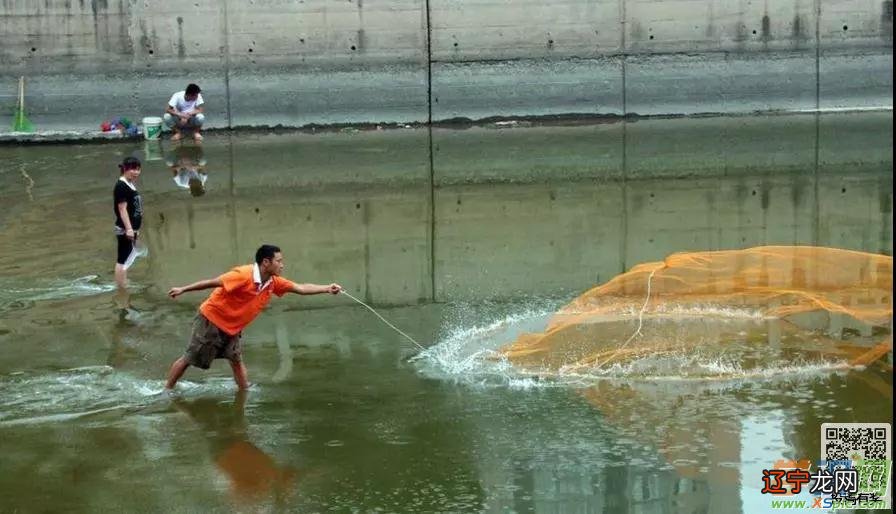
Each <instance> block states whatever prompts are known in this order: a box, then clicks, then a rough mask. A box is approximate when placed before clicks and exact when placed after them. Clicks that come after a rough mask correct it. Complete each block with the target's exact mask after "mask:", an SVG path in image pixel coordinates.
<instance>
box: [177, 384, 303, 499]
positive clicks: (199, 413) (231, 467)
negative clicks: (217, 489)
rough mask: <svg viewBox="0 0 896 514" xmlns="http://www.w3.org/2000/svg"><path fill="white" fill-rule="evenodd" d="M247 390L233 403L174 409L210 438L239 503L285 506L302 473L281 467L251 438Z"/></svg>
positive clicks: (208, 401)
mask: <svg viewBox="0 0 896 514" xmlns="http://www.w3.org/2000/svg"><path fill="white" fill-rule="evenodd" d="M247 397H248V392H247V391H238V392H237V394H236V398H235V400H234V402H233V403H232V404H226V403H225V404H222V403H221V402H220V401H219V400H218V399H215V398H200V399H197V400H191V401H187V400H183V399H180V398H177V399H175V400H174V401H173V404H174V406H175V407H176V408H177V409H178V410H179V411H181V412H183V413H185V414H186V415H187V416H189V418H190V419H191V420H192V421H194V422H195V423H196V424H197V426H198V427H199V428H200V430H201V431H202V436H203V437H204V438H205V439H206V441H207V443H208V446H209V451H210V452H211V458H212V461H214V463H215V466H216V467H217V469H218V470H219V471H220V472H221V473H222V474H223V475H224V476H225V477H226V478H227V482H228V489H229V492H230V495H231V497H232V499H233V500H234V501H235V502H236V503H266V502H273V503H274V504H278V505H279V504H282V503H283V502H285V501H286V500H287V499H288V498H289V497H290V496H292V495H293V494H294V487H295V482H296V479H297V476H298V473H297V471H296V470H295V469H293V468H291V467H289V466H280V465H279V464H277V462H276V461H275V460H274V459H273V458H272V457H271V456H270V455H268V454H267V453H265V452H264V451H262V450H261V449H259V448H258V447H257V446H255V445H254V444H253V443H252V441H251V440H250V439H249V427H248V425H247V423H246V417H245V409H246V399H247Z"/></svg>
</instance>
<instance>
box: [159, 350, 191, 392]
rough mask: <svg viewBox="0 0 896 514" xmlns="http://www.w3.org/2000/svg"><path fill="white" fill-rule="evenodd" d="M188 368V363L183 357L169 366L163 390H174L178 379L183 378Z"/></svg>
mask: <svg viewBox="0 0 896 514" xmlns="http://www.w3.org/2000/svg"><path fill="white" fill-rule="evenodd" d="M189 367H190V363H189V362H187V359H185V358H183V357H181V358H179V359H177V360H176V361H174V363H173V364H171V369H170V370H168V381H166V382H165V389H174V385H175V384H177V381H178V380H180V377H182V376H184V372H185V371H187V368H189Z"/></svg>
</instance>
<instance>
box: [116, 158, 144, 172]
mask: <svg viewBox="0 0 896 514" xmlns="http://www.w3.org/2000/svg"><path fill="white" fill-rule="evenodd" d="M139 167H140V159H138V158H136V157H125V158H124V160H123V161H121V164H119V165H118V169H119V170H121V173H124V172H125V171H127V170H133V169H137V168H139Z"/></svg>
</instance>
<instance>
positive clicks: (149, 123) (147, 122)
mask: <svg viewBox="0 0 896 514" xmlns="http://www.w3.org/2000/svg"><path fill="white" fill-rule="evenodd" d="M161 136H162V118H159V117H157V116H150V117H148V118H143V137H144V138H146V139H148V140H150V141H154V140H157V139H159V138H160V137H161Z"/></svg>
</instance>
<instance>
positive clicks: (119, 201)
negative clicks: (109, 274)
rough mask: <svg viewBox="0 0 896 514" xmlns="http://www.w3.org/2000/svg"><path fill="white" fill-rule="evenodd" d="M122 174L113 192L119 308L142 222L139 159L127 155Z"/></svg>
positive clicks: (122, 302) (126, 305)
mask: <svg viewBox="0 0 896 514" xmlns="http://www.w3.org/2000/svg"><path fill="white" fill-rule="evenodd" d="M118 169H119V170H121V177H119V179H118V181H117V182H116V183H115V189H114V190H113V192H112V197H113V206H114V209H113V210H114V211H115V236H116V238H117V239H118V258H117V259H116V261H115V283H116V284H118V292H119V295H120V298H121V299H122V301H121V302H120V303H121V308H122V309H125V308H127V307H128V303H129V302H128V301H127V299H126V298H127V282H128V268H130V267H131V265H132V264H133V263H134V260H136V259H137V246H136V242H137V238H138V237H139V235H140V225H142V223H143V199H142V198H141V197H140V193H139V192H138V191H137V186H136V185H135V183H136V182H137V177H139V176H140V160H139V159H137V158H136V157H127V158H125V160H124V161H122V163H121V164H119V165H118Z"/></svg>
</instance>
